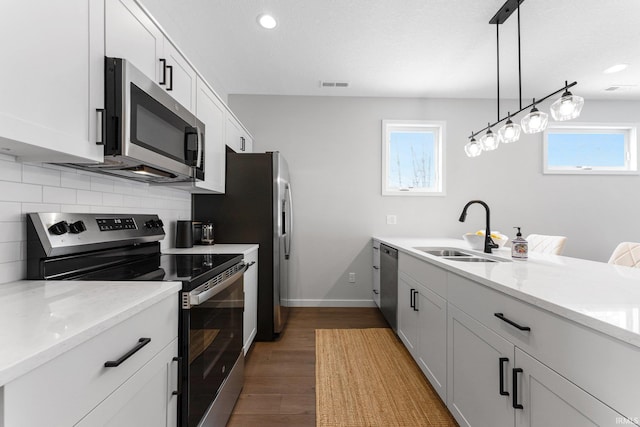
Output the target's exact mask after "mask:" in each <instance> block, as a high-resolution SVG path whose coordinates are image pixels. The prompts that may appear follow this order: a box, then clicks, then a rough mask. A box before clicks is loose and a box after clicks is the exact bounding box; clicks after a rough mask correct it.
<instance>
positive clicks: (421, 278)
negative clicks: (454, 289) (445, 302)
mask: <svg viewBox="0 0 640 427" xmlns="http://www.w3.org/2000/svg"><path fill="white" fill-rule="evenodd" d="M398 271H400V272H402V273H405V274H406V275H408V276H411V277H413V278H414V279H415V280H416V281H418V282H419V283H421V284H422V285H424V286H425V287H427V288H429V289H430V290H432V291H433V292H435V293H437V294H438V295H440V296H441V297H444V298H446V296H447V272H446V271H445V270H443V269H442V268H439V267H436V266H434V265H432V264H429V263H428V262H426V261H423V260H419V259H417V258H414V257H412V256H410V255H406V254H403V253H400V254H399V256H398Z"/></svg>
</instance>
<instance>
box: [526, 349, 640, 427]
mask: <svg viewBox="0 0 640 427" xmlns="http://www.w3.org/2000/svg"><path fill="white" fill-rule="evenodd" d="M516 365H517V367H518V368H519V369H522V372H521V373H518V374H517V375H518V376H517V384H516V386H514V388H517V390H518V401H517V402H515V403H518V404H521V405H522V406H523V408H522V409H516V426H517V427H554V426H557V427H584V426H614V425H622V424H627V425H631V422H627V419H626V418H624V417H623V416H622V415H620V414H619V413H617V412H616V411H614V410H613V409H611V408H610V407H609V406H607V405H605V404H604V403H602V402H601V401H599V400H598V399H596V398H595V397H593V396H592V395H590V394H588V393H587V392H586V391H584V390H582V389H581V388H579V387H577V386H576V385H574V384H573V383H571V382H570V381H569V380H567V379H566V378H564V377H562V376H560V375H559V374H557V373H556V372H555V371H553V370H551V369H549V368H548V367H546V366H545V365H543V364H542V363H540V362H538V361H537V360H536V359H534V358H533V357H531V356H529V355H528V354H526V353H524V352H523V351H522V350H520V349H518V348H516ZM635 421H636V422H637V419H636V420H635Z"/></svg>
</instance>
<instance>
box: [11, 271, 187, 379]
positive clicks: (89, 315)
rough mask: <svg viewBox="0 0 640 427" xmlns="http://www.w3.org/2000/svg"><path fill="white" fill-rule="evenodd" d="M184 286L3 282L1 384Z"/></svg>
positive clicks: (130, 283)
mask: <svg viewBox="0 0 640 427" xmlns="http://www.w3.org/2000/svg"><path fill="white" fill-rule="evenodd" d="M181 288H182V284H181V283H180V282H99V281H95V282H84V281H66V280H65V281H45V280H22V281H18V282H13V283H5V284H0V386H2V385H4V384H6V383H8V382H10V381H12V380H14V379H16V378H18V377H19V376H21V375H23V374H25V373H27V372H29V371H30V370H32V369H34V368H36V367H38V366H40V365H42V364H44V363H46V362H48V361H50V360H52V359H53V358H55V357H56V356H58V355H60V354H62V353H64V352H65V351H68V350H70V349H72V348H73V347H76V346H77V345H79V344H82V343H83V342H85V341H87V340H89V339H90V338H93V337H94V336H96V335H98V334H99V333H101V332H102V331H104V330H106V329H108V328H110V327H112V326H114V325H116V324H117V323H119V322H121V321H123V320H125V319H127V318H129V317H131V316H133V315H134V314H136V313H139V312H140V311H142V310H144V309H146V308H147V307H150V306H151V305H153V304H155V303H156V302H158V301H160V300H162V299H164V298H166V297H167V296H169V295H171V294H177V292H178V291H179V290H180V289H181ZM177 309H178V300H177V299H176V310H177Z"/></svg>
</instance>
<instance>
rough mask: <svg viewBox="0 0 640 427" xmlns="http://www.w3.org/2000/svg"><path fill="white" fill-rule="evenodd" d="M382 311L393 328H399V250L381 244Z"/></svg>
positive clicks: (395, 329)
mask: <svg viewBox="0 0 640 427" xmlns="http://www.w3.org/2000/svg"><path fill="white" fill-rule="evenodd" d="M380 311H382V314H383V315H384V317H385V319H387V322H388V323H389V326H391V329H393V330H394V331H397V328H398V250H397V249H394V248H392V247H390V246H387V245H385V244H380Z"/></svg>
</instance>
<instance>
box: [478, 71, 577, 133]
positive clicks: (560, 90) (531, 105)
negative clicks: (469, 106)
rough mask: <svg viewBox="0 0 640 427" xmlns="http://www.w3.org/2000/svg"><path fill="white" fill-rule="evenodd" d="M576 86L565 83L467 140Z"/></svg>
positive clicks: (574, 83) (499, 119)
mask: <svg viewBox="0 0 640 427" xmlns="http://www.w3.org/2000/svg"><path fill="white" fill-rule="evenodd" d="M577 84H578V82H573V83H569V84H567V83H566V82H565V85H564V86H562V87H561V88H560V89H558V90H556V91H555V92H551V93H550V94H549V95H547V96H545V97H543V98H538V100H537V101H536V102H532V103H531V104H529V105H527V106H525V107H522V108H520V109H519V110H518V111H516V112H515V113H513V114H510V115H508V116H505V117H503V118H498V121H497V122H495V123H493V124H491V123H490V124H489V125H488V126H487V127H485V128H482V129H480V130H479V131H477V132H473V133H471V136H470V137H469V139H471V138H473V137H474V136H476V135H478V134H480V133H482V132H484V131H485V130H488V129H489V128H492V127H494V126H495V125H497V124H499V123H502V122H504V121H505V120H507V119H508V118H509V117H513V116H517V115H518V114H520V113H521V112H523V111H524V110H527V109H529V108H531V107H533V106H534V105H537V104H540V103H542V102H543V101H546V100H547V99H549V98H551V97H552V96H554V95H557V94H559V93H560V92H563V91H565V90H567V89H569V88H571V87H574V86H575V85H577Z"/></svg>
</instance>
